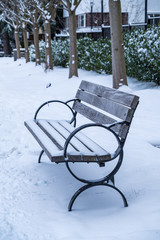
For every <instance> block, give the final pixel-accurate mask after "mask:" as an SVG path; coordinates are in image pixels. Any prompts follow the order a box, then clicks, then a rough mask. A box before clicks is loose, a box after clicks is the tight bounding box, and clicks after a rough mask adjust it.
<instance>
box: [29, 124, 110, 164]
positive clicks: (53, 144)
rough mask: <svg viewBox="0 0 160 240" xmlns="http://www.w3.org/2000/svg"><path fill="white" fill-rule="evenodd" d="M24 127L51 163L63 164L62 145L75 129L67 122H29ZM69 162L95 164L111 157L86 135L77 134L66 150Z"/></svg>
mask: <svg viewBox="0 0 160 240" xmlns="http://www.w3.org/2000/svg"><path fill="white" fill-rule="evenodd" d="M25 126H26V127H27V128H28V130H29V131H30V132H31V133H32V135H33V136H34V137H35V139H36V140H37V141H38V143H39V144H40V146H41V147H42V149H43V150H44V151H45V153H46V154H47V156H48V157H49V158H50V160H51V161H52V162H57V163H58V162H64V161H66V160H65V159H64V151H63V149H64V144H65V141H66V139H67V138H68V136H69V135H70V134H71V132H72V131H73V130H74V129H75V128H74V127H72V126H71V125H70V124H69V123H68V122H67V121H62V120H60V121H52V120H30V121H26V122H25ZM67 155H68V159H67V161H70V162H81V161H84V162H95V161H96V162H97V161H104V160H105V161H107V160H110V159H111V155H110V154H109V153H108V152H107V151H106V150H104V149H103V148H102V147H100V146H99V145H98V144H97V143H95V142H94V141H92V140H91V139H90V138H88V137H87V136H86V135H84V134H82V133H80V132H79V133H77V134H76V135H75V136H74V137H73V138H72V139H71V142H70V144H69V146H68V149H67Z"/></svg>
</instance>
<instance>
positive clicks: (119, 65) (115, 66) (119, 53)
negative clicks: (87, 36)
mask: <svg viewBox="0 0 160 240" xmlns="http://www.w3.org/2000/svg"><path fill="white" fill-rule="evenodd" d="M109 14H110V24H111V41H112V43H111V45H112V74H113V87H114V88H119V86H120V85H127V77H126V65H125V58H124V48H123V34H122V31H123V30H122V14H121V2H120V0H116V1H115V0H109Z"/></svg>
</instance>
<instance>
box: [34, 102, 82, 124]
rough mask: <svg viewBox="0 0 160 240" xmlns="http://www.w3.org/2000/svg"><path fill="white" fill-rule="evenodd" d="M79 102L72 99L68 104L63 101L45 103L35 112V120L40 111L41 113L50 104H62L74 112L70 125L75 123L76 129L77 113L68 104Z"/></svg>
mask: <svg viewBox="0 0 160 240" xmlns="http://www.w3.org/2000/svg"><path fill="white" fill-rule="evenodd" d="M77 100H78V99H70V100H68V101H66V102H63V101H61V100H50V101H47V102H45V103H43V104H42V105H40V106H39V108H38V109H37V111H36V112H35V115H34V119H35V120H36V119H37V115H38V113H39V111H40V110H41V109H42V108H43V107H44V106H45V105H47V104H49V103H61V104H63V105H65V106H66V107H68V108H69V109H70V111H71V112H72V115H73V117H72V119H71V120H70V123H73V122H74V127H75V126H76V114H77V113H76V112H75V111H73V109H72V108H71V107H70V106H69V104H68V103H70V102H74V101H77Z"/></svg>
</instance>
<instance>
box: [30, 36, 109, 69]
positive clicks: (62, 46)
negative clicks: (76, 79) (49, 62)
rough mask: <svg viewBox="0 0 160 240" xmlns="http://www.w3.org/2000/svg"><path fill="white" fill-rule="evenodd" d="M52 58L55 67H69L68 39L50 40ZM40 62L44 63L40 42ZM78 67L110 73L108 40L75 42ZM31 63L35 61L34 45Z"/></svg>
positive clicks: (31, 52) (43, 51)
mask: <svg viewBox="0 0 160 240" xmlns="http://www.w3.org/2000/svg"><path fill="white" fill-rule="evenodd" d="M51 44H52V56H53V64H54V65H55V66H62V67H68V66H69V39H58V40H52V43H51ZM39 46H40V54H41V62H44V61H45V42H44V41H40V44H39ZM77 47H78V67H79V68H82V69H85V70H92V71H95V72H98V73H102V72H105V73H111V71H112V67H111V65H112V64H111V47H110V40H109V39H99V40H97V41H94V40H93V39H91V38H88V37H85V38H82V39H78V40H77ZM30 56H31V61H35V48H34V45H31V46H30Z"/></svg>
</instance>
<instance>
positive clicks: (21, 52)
mask: <svg viewBox="0 0 160 240" xmlns="http://www.w3.org/2000/svg"><path fill="white" fill-rule="evenodd" d="M20 54H21V57H25V48H20ZM13 58H14V61H17V49H16V48H15V49H13Z"/></svg>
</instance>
